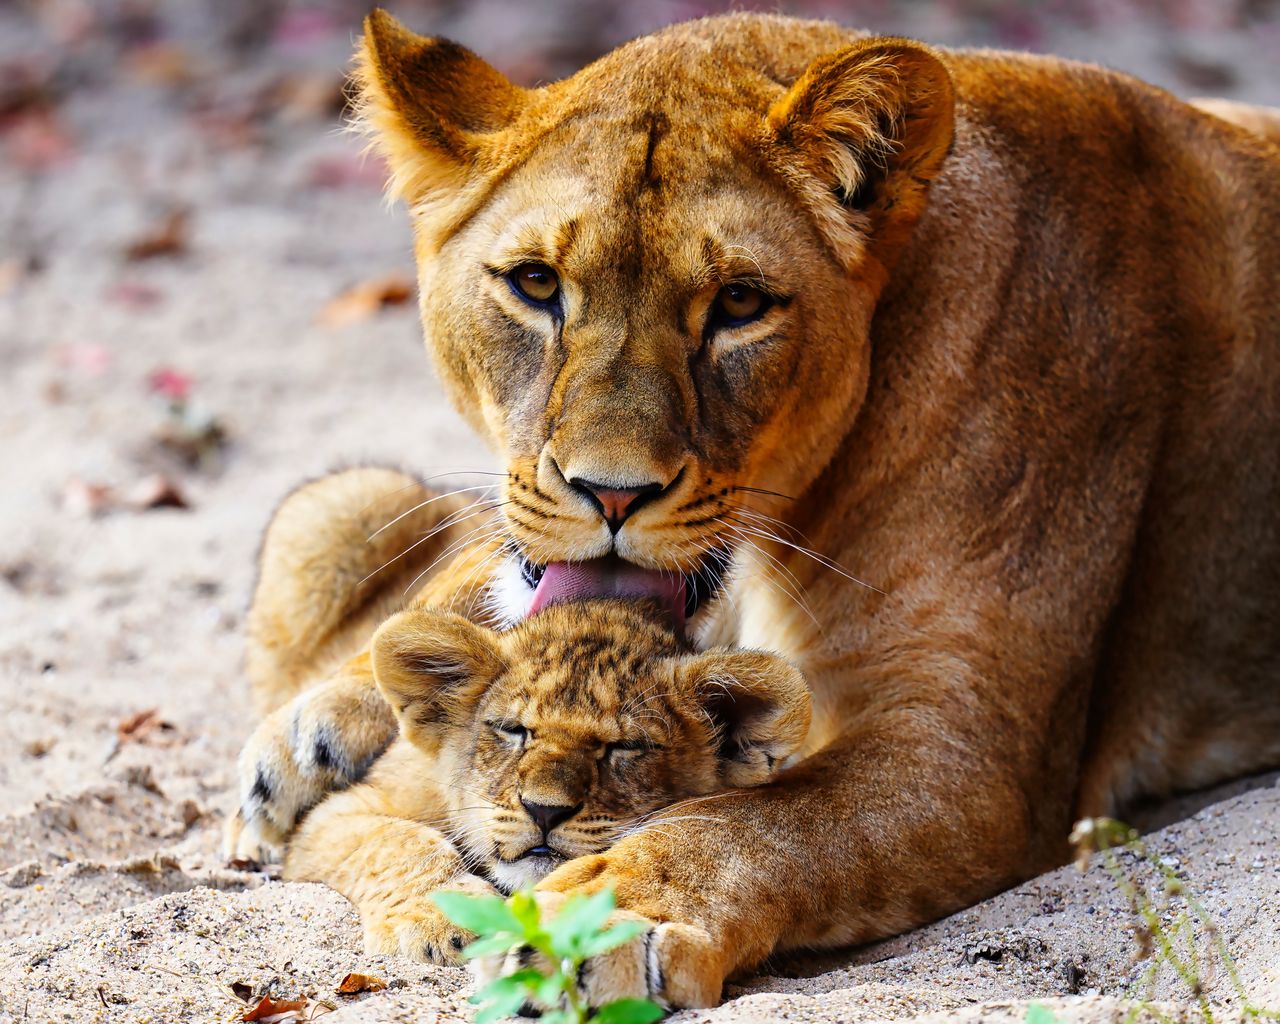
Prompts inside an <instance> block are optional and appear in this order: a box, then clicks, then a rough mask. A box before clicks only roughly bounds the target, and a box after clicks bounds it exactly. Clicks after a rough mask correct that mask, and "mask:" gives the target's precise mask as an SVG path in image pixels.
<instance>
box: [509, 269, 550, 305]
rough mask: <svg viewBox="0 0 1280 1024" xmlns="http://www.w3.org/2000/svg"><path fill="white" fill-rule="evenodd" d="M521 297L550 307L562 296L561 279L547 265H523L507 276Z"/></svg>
mask: <svg viewBox="0 0 1280 1024" xmlns="http://www.w3.org/2000/svg"><path fill="white" fill-rule="evenodd" d="M507 280H508V281H510V282H511V287H512V288H514V289H515V290H516V291H517V292H518V293H519V294H520V295H522V296H523V297H524V298H526V299H528V300H529V301H530V302H533V303H536V304H537V305H539V306H546V305H550V304H551V303H552V302H554V301H555V300H556V296H557V295H559V294H560V278H558V277H556V272H555V271H554V270H552V269H551V268H550V267H548V266H547V265H546V264H545V263H521V264H520V266H518V267H516V268H515V270H512V271H511V272H510V273H509V274H507Z"/></svg>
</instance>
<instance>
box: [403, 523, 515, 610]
mask: <svg viewBox="0 0 1280 1024" xmlns="http://www.w3.org/2000/svg"><path fill="white" fill-rule="evenodd" d="M505 504H507V503H506V502H505V501H502V502H498V503H497V504H495V505H493V506H491V507H490V508H487V509H481V510H480V512H477V513H475V514H476V515H481V514H483V513H484V512H488V511H491V510H492V509H494V508H501V507H502V506H503V505H505ZM468 518H471V517H468ZM486 525H487V524H486ZM502 533H503V528H502V527H496V528H494V529H492V530H491V532H490V533H488V534H485V535H484V536H483V537H481V539H480V540H478V541H476V542H475V543H476V544H480V543H483V542H484V541H488V540H492V539H494V538H496V537H498V536H501V535H502ZM468 543H471V535H470V534H468V535H467V536H466V537H463V538H462V539H460V540H457V541H455V542H454V543H452V544H450V545H449V546H448V547H447V548H445V549H444V551H442V552H440V554H439V555H437V556H436V557H435V559H434V560H433V561H432V563H431V564H430V565H428V566H427V567H426V568H425V569H423V570H422V572H420V573H418V575H417V576H415V577H414V578H413V580H412V581H411V582H410V583H409V585H408V586H407V587H405V588H404V593H405V595H406V596H408V594H409V591H411V590H413V588H414V587H416V586H417V585H418V581H419V580H421V579H422V577H424V576H426V575H427V573H429V572H431V570H432V569H434V568H435V567H436V566H437V565H439V564H440V562H441V560H442V559H444V558H447V557H448V556H449V555H452V554H455V553H456V552H458V551H460V550H461V549H462V548H464V547H466V546H467V544H468Z"/></svg>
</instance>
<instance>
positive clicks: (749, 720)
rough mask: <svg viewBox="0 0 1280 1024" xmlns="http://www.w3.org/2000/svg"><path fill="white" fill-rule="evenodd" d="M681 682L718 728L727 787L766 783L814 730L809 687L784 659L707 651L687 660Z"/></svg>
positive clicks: (755, 653)
mask: <svg viewBox="0 0 1280 1024" xmlns="http://www.w3.org/2000/svg"><path fill="white" fill-rule="evenodd" d="M676 679H677V686H679V687H682V688H684V689H686V692H689V693H691V695H692V696H693V698H694V700H696V701H697V702H698V703H699V704H700V705H701V707H702V708H703V710H704V711H705V712H706V714H707V717H708V718H709V719H710V720H711V721H712V722H713V723H714V724H715V726H716V729H717V732H718V742H719V750H718V754H719V756H720V758H721V760H722V764H723V766H724V778H725V783H726V784H727V785H730V786H758V785H759V784H760V783H762V782H767V781H768V780H769V779H770V778H772V777H773V775H774V774H775V773H776V772H777V771H778V770H779V768H781V767H782V761H783V760H784V759H786V758H787V757H790V756H791V755H792V754H794V753H795V752H796V751H797V750H799V749H800V746H801V744H803V743H804V739H805V736H806V735H807V734H808V732H809V713H810V699H809V687H808V684H806V683H805V680H804V676H802V675H801V674H800V672H799V670H798V669H796V668H794V667H793V666H792V665H791V664H789V663H788V662H786V661H784V660H783V659H782V658H779V657H776V656H774V655H771V654H762V653H760V652H758V651H734V650H720V651H708V652H707V653H705V654H701V655H698V656H696V657H694V658H691V659H688V660H686V661H684V662H682V663H681V665H680V667H679V668H678V669H677V670H676Z"/></svg>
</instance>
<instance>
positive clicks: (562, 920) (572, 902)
mask: <svg viewBox="0 0 1280 1024" xmlns="http://www.w3.org/2000/svg"><path fill="white" fill-rule="evenodd" d="M615 906H617V900H616V899H615V898H614V895H613V890H612V889H601V890H600V891H599V892H598V893H595V894H594V895H592V896H583V895H581V894H577V893H575V894H574V895H573V896H570V897H569V898H568V899H567V900H565V902H564V906H563V907H561V908H560V913H558V914H556V916H555V918H554V919H552V920H551V921H549V922H548V923H547V924H546V929H547V934H548V935H549V936H550V937H551V948H552V949H554V950H555V951H556V955H557V956H560V957H571V956H574V955H575V954H577V952H578V949H579V947H580V945H581V943H582V940H583V939H585V938H587V937H588V936H590V935H594V934H595V932H596V931H597V930H598V929H599V928H600V926H601V925H603V924H604V923H605V921H607V920H608V919H609V915H610V914H612V913H613V908H614V907H615Z"/></svg>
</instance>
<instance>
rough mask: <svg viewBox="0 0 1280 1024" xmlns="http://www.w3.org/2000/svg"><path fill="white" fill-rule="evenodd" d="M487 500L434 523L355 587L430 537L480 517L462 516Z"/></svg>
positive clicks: (465, 506) (471, 504) (464, 507)
mask: <svg viewBox="0 0 1280 1024" xmlns="http://www.w3.org/2000/svg"><path fill="white" fill-rule="evenodd" d="M488 500H489V499H488V498H479V499H477V500H475V501H473V502H471V503H470V504H469V505H464V506H463V507H462V508H460V509H458V510H457V511H455V512H450V513H449V514H448V515H447V516H445V517H444V518H443V519H442V520H440V522H438V523H436V525H435V526H434V527H432V528H431V529H430V530H428V531H427V532H426V533H425V534H424V535H423V536H421V537H419V538H418V539H417V540H416V541H414V542H413V543H412V544H410V545H409V546H408V547H407V548H405V549H404V550H403V551H401V552H400V554H398V555H396V556H395V557H394V558H389V559H387V560H386V561H385V562H383V563H382V564H381V565H380V566H378V568H376V569H374V570H373V572H371V573H369V575H368V576H366V577H365V578H364V579H362V580H360V582H359V583H357V584H356V586H359V585H360V583H364V582H366V581H367V580H371V579H373V577H375V576H377V575H378V573H380V572H382V570H383V569H385V568H386V567H387V566H389V565H391V564H392V563H393V562H398V561H399V560H400V559H402V558H403V557H404V556H405V555H407V554H408V553H409V552H410V551H412V550H413V549H414V548H416V547H418V546H420V545H422V544H425V543H426V542H427V541H429V540H430V539H431V538H432V537H434V536H435V535H436V534H437V533H439V532H440V531H441V530H446V529H448V528H449V527H450V526H457V525H458V523H464V522H466V521H467V520H469V519H473V518H475V516H477V515H480V514H481V513H480V512H475V513H473V514H471V515H467V516H463V515H462V514H463V513H464V512H470V511H471V510H472V509H474V508H475V507H476V506H477V505H482V504H484V503H485V502H486V501H488ZM482 511H483V510H482Z"/></svg>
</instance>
